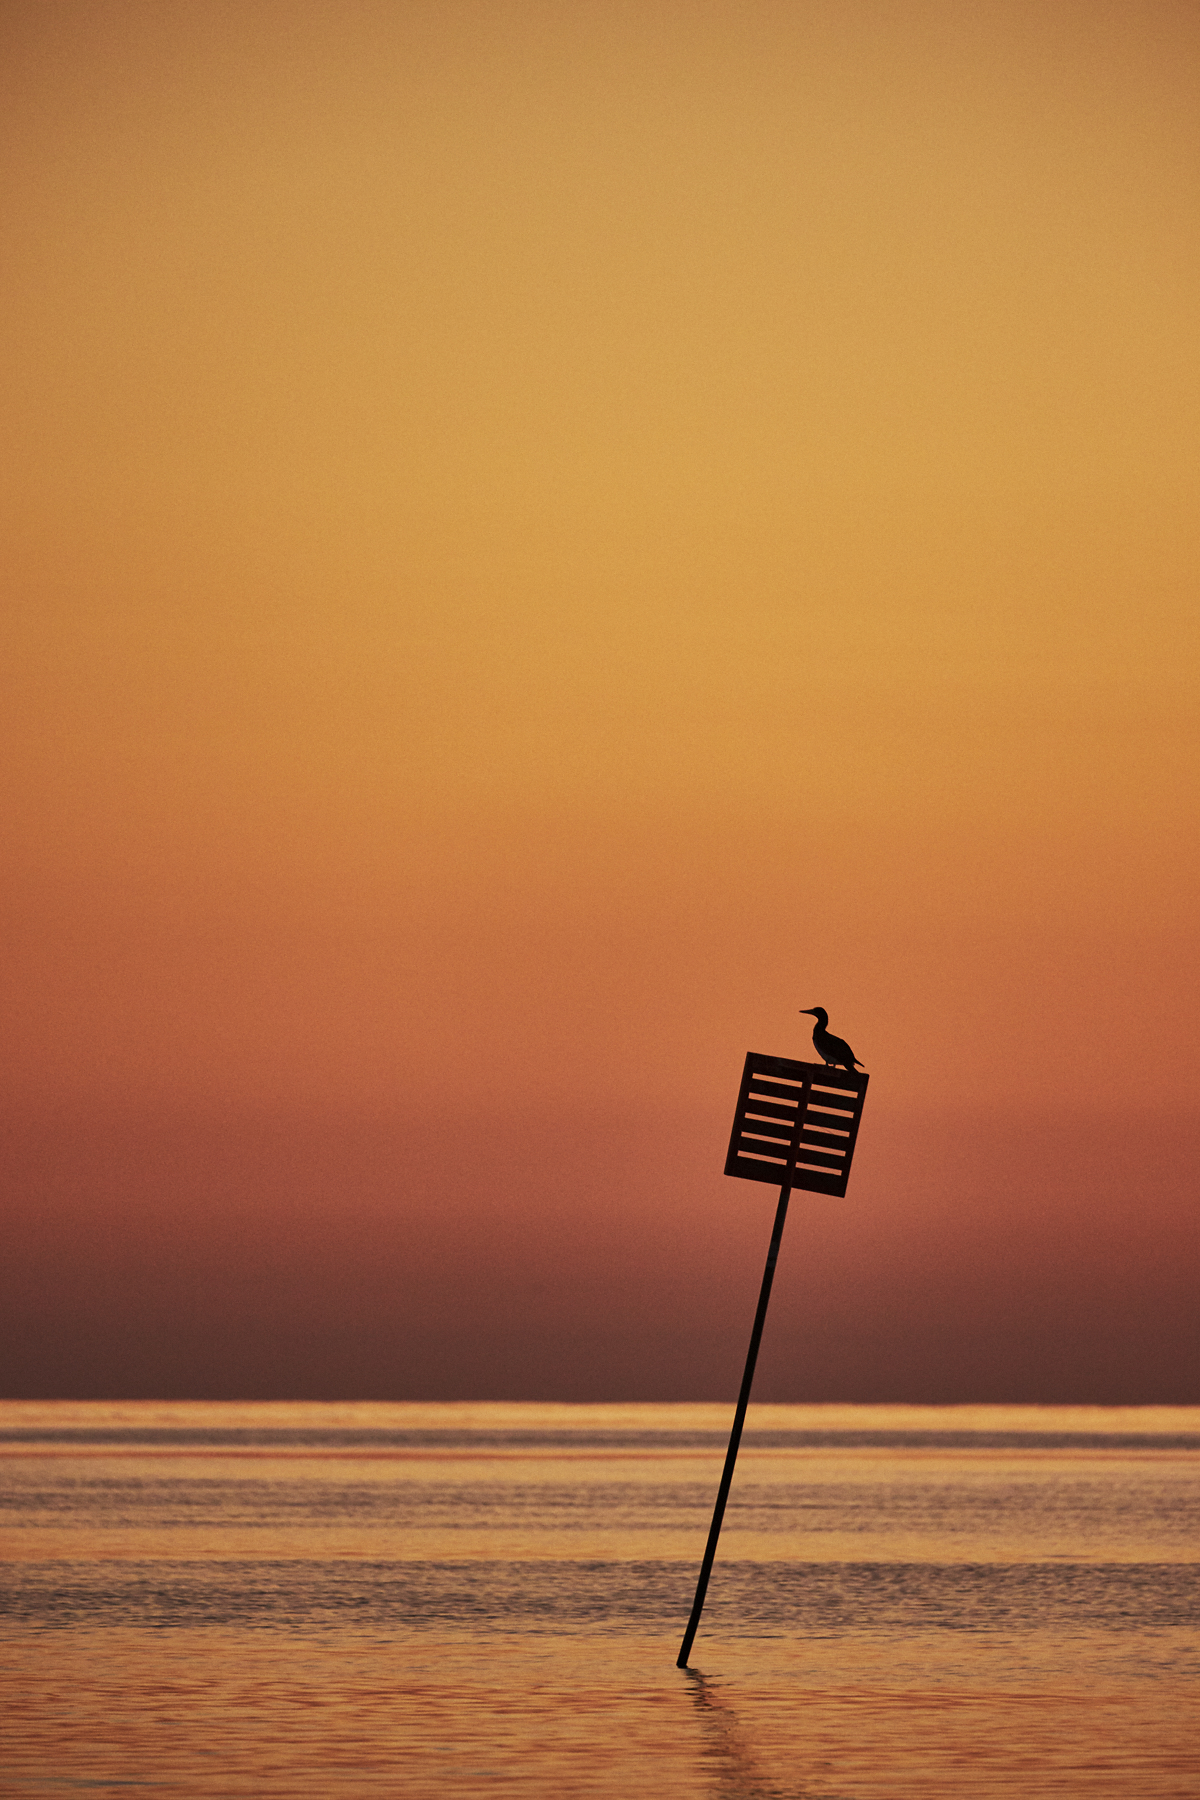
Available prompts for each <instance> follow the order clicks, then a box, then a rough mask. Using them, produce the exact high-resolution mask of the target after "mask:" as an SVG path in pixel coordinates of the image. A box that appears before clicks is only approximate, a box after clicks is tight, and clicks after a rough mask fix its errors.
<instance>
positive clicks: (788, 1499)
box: [0, 1403, 1200, 1800]
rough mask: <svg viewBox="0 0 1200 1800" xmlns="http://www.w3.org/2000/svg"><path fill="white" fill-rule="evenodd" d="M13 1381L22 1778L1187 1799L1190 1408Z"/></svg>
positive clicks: (117, 1790) (196, 1784)
mask: <svg viewBox="0 0 1200 1800" xmlns="http://www.w3.org/2000/svg"><path fill="white" fill-rule="evenodd" d="M731 1410H732V1409H731V1408H729V1407H723V1406H681V1407H666V1406H613V1407H595V1406H589V1407H558V1406H536V1405H530V1406H464V1407H449V1406H433V1405H430V1406H417V1405H396V1406H385V1405H361V1406H319V1405H308V1404H286V1405H284V1404H279V1405H253V1406H251V1405H246V1406H231V1405H218V1404H212V1405H208V1404H205V1405H200V1404H189V1405H171V1406H168V1405H161V1404H150V1403H146V1404H141V1405H129V1404H125V1405H101V1404H98V1403H97V1404H77V1403H59V1404H56V1405H47V1404H33V1403H28V1404H26V1403H7V1404H4V1405H2V1406H0V1453H2V1454H0V1471H2V1483H0V1545H2V1547H3V1552H4V1556H5V1569H4V1572H3V1582H2V1588H3V1591H2V1594H0V1605H2V1611H3V1625H2V1627H0V1679H2V1680H3V1684H4V1690H5V1726H4V1730H3V1736H2V1747H0V1793H4V1794H14V1795H15V1794H26V1793H29V1794H34V1793H55V1792H60V1793H75V1792H82V1791H87V1792H89V1793H99V1794H105V1793H112V1794H123V1793H126V1792H128V1791H141V1792H150V1793H153V1792H162V1793H164V1794H168V1793H169V1794H173V1795H181V1796H193V1795H195V1796H199V1795H225V1794H229V1795H242V1794H245V1795H264V1796H283V1795H296V1796H301V1795H303V1796H310V1795H311V1796H318V1795H320V1796H338V1795H341V1794H346V1795H356V1794H359V1793H363V1794H367V1793H378V1794H395V1795H401V1794H402V1795H405V1796H408V1795H412V1796H414V1797H416V1800H422V1797H424V1796H429V1797H430V1800H432V1797H434V1796H439V1797H440V1796H449V1795H462V1796H471V1795H475V1794H485V1793H491V1792H492V1791H493V1790H505V1789H507V1790H508V1791H510V1792H512V1793H514V1794H519V1795H522V1796H526V1795H528V1796H531V1797H534V1800H539V1797H541V1796H546V1797H549V1796H564V1795H572V1794H580V1795H598V1796H599V1795H607V1796H614V1797H615V1796H627V1795H633V1794H638V1795H641V1794H647V1795H664V1796H669V1795H677V1794H695V1795H698V1796H709V1795H711V1796H721V1797H722V1800H740V1797H743V1796H771V1797H775V1800H778V1797H782V1796H789V1797H791V1796H801V1795H803V1796H811V1797H813V1800H817V1797H822V1800H835V1797H840V1800H849V1797H851V1796H862V1797H863V1800H867V1797H868V1796H869V1797H872V1800H873V1797H875V1796H879V1797H880V1800H883V1797H885V1796H887V1797H889V1800H896V1797H904V1796H909V1795H911V1796H914V1797H915V1796H917V1795H921V1796H930V1795H946V1796H951V1795H952V1796H955V1797H958V1796H974V1795H978V1796H993V1795H994V1796H1001V1795H1005V1796H1017V1795H1021V1796H1041V1795H1046V1796H1049V1795H1056V1796H1059V1795H1061V1796H1070V1797H1074V1796H1097V1797H1099V1796H1106V1797H1107V1796H1123V1797H1124V1796H1128V1797H1131V1800H1132V1797H1134V1796H1136V1797H1138V1800H1143V1797H1144V1800H1157V1797H1159V1796H1164V1797H1165V1796H1183V1795H1188V1796H1200V1734H1198V1732H1197V1728H1196V1725H1195V1723H1194V1714H1195V1712H1196V1700H1197V1698H1198V1697H1200V1696H1198V1692H1197V1690H1198V1687H1200V1682H1198V1676H1200V1650H1198V1647H1197V1636H1196V1625H1197V1622H1198V1619H1200V1485H1198V1484H1197V1480H1196V1476H1197V1472H1198V1471H1200V1409H1181V1408H1162V1409H1084V1408H992V1407H981V1408H937V1409H935V1408H901V1407H878V1408H868V1407H861V1408H856V1407H759V1408H757V1409H752V1412H751V1422H750V1426H749V1427H748V1430H747V1435H746V1438H745V1440H744V1444H743V1449H742V1454H741V1457H740V1459H739V1464H738V1475H737V1479H736V1481H735V1485H734V1494H733V1499H732V1500H731V1503H730V1508H729V1512H728V1514H727V1516H726V1524H725V1530H724V1533H723V1536H722V1540H721V1554H720V1558H719V1560H718V1564H717V1570H716V1573H715V1574H714V1577H713V1583H712V1586H711V1588H710V1591H709V1599H708V1603H707V1606H706V1609H705V1614H704V1620H703V1623H702V1625H701V1630H700V1634H699V1636H698V1638H697V1640H696V1645H695V1648H694V1651H693V1656H692V1662H693V1667H692V1669H691V1670H689V1671H687V1672H683V1671H680V1670H678V1669H676V1668H675V1656H676V1653H677V1649H678V1643H679V1639H680V1636H681V1634H682V1630H683V1626H684V1623H685V1622H686V1618H687V1613H688V1608H689V1606H690V1603H691V1596H692V1591H693V1587H694V1583H695V1575H696V1567H697V1564H698V1561H699V1557H700V1554H701V1551H702V1548H703V1543H704V1536H705V1532H706V1529H707V1524H708V1517H709V1514H710V1511H711V1506H712V1501H713V1496H714V1493H715V1489H716V1482H717V1478H718V1475H719V1471H720V1462H721V1457H722V1453H723V1449H724V1442H725V1434H726V1432H727V1430H728V1425H729V1419H730V1414H731Z"/></svg>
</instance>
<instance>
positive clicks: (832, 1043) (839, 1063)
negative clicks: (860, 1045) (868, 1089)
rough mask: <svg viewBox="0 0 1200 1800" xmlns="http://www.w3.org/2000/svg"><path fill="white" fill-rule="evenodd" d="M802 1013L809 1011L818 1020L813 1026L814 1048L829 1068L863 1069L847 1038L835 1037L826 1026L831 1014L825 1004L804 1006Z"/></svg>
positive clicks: (801, 1009)
mask: <svg viewBox="0 0 1200 1800" xmlns="http://www.w3.org/2000/svg"><path fill="white" fill-rule="evenodd" d="M800 1011H801V1012H802V1013H809V1014H810V1015H811V1016H812V1017H813V1018H814V1019H815V1020H816V1021H817V1022H816V1024H815V1025H814V1026H813V1048H814V1050H815V1051H816V1053H817V1055H818V1056H820V1057H822V1058H823V1059H824V1062H825V1066H826V1068H828V1069H837V1068H842V1069H849V1070H851V1071H852V1072H853V1070H855V1069H861V1068H862V1064H861V1063H860V1062H859V1060H858V1058H857V1056H855V1054H854V1052H853V1050H852V1049H851V1048H850V1046H849V1044H848V1043H847V1042H846V1040H845V1038H840V1037H834V1035H833V1033H832V1031H827V1030H826V1029H825V1028H826V1026H827V1025H828V1024H829V1014H828V1013H827V1012H826V1011H825V1008H824V1007H823V1006H802V1007H801V1008H800Z"/></svg>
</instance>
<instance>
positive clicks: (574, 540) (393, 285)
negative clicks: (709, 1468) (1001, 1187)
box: [0, 0, 1200, 1398]
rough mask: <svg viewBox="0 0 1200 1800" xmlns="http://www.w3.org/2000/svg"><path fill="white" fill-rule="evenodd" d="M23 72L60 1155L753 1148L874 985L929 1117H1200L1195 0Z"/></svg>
mask: <svg viewBox="0 0 1200 1800" xmlns="http://www.w3.org/2000/svg"><path fill="white" fill-rule="evenodd" d="M0 89H2V91H0V158H2V164H3V181H2V183H0V194H2V198H0V207H2V209H3V233H4V241H5V244H6V274H5V278H4V282H3V284H2V286H0V323H2V327H3V337H4V342H5V344H6V346H7V348H8V351H9V356H8V357H7V358H6V359H5V362H6V365H7V366H6V371H5V373H4V376H3V383H4V391H3V394H2V395H0V446H2V447H0V456H2V458H3V472H2V479H0V507H2V509H3V521H2V530H0V538H2V540H3V544H4V546H5V548H4V551H3V557H4V570H5V590H6V598H5V603H4V614H3V627H2V632H3V638H2V656H0V663H2V668H0V680H2V682H3V687H4V691H3V695H2V696H0V744H2V753H3V761H4V768H5V779H4V783H3V792H2V794H0V807H2V809H3V829H4V836H5V841H6V844H7V849H6V852H5V858H4V862H5V870H6V873H5V892H4V932H3V940H4V945H5V949H4V955H5V959H6V961H7V962H9V963H10V965H11V966H10V970H9V973H8V977H7V982H6V985H7V988H8V993H9V1004H8V1018H9V1023H8V1024H7V1026H6V1029H5V1033H4V1039H3V1046H2V1050H0V1055H2V1056H3V1077H4V1084H5V1090H6V1092H7V1095H8V1108H9V1112H10V1113H11V1115H12V1116H14V1117H16V1118H18V1119H20V1118H22V1117H30V1118H32V1117H34V1116H43V1115H45V1114H46V1113H47V1112H49V1113H50V1114H52V1115H54V1114H57V1113H59V1112H62V1111H64V1109H65V1111H66V1112H70V1113H71V1114H72V1115H73V1116H74V1115H78V1116H80V1117H83V1116H85V1115H86V1116H89V1117H94V1116H101V1115H103V1113H104V1111H105V1110H106V1109H107V1108H109V1107H117V1108H119V1109H124V1111H125V1112H128V1111H130V1109H132V1110H134V1111H136V1109H137V1108H138V1107H142V1108H145V1107H155V1106H166V1107H170V1108H175V1109H176V1110H179V1109H182V1110H183V1111H189V1109H190V1113H191V1114H199V1113H203V1111H204V1109H205V1108H208V1109H210V1110H211V1109H213V1108H217V1109H220V1108H229V1107H233V1108H240V1109H242V1110H243V1111H245V1110H247V1109H249V1110H250V1111H253V1109H255V1108H259V1109H262V1108H276V1109H279V1108H282V1109H285V1110H286V1109H287V1108H292V1109H299V1110H301V1111H303V1110H307V1111H309V1112H315V1113H316V1114H322V1113H328V1114H329V1115H330V1116H333V1115H334V1114H338V1113H346V1112H351V1113H352V1112H355V1111H359V1112H364V1113H375V1114H385V1113H387V1112H388V1111H389V1109H397V1108H398V1109H406V1116H407V1115H414V1114H415V1115H419V1114H420V1112H421V1109H422V1108H426V1109H430V1117H432V1116H433V1115H434V1112H435V1111H436V1109H438V1108H441V1107H444V1106H445V1105H446V1104H447V1103H448V1096H449V1095H451V1094H452V1095H453V1096H455V1098H456V1101H457V1102H458V1103H461V1104H462V1105H464V1106H468V1107H473V1108H477V1109H478V1108H483V1109H484V1110H485V1111H487V1112H488V1114H489V1116H491V1115H495V1116H497V1117H499V1118H504V1117H508V1116H511V1117H516V1116H517V1115H518V1114H520V1116H522V1117H525V1116H528V1115H530V1114H531V1113H532V1114H536V1109H537V1108H538V1107H545V1108H550V1109H553V1108H557V1109H559V1111H560V1112H562V1113H563V1115H564V1116H565V1115H566V1114H567V1113H569V1112H570V1111H571V1109H573V1108H574V1109H578V1108H579V1107H580V1105H582V1104H587V1105H594V1106H596V1107H598V1108H600V1109H604V1108H612V1107H616V1108H621V1107H624V1108H626V1109H628V1108H629V1107H632V1106H641V1107H649V1108H651V1109H653V1108H654V1107H663V1108H671V1107H675V1108H678V1107H681V1106H691V1105H696V1106H700V1107H708V1108H711V1109H712V1117H713V1118H714V1119H716V1117H717V1115H718V1114H720V1115H721V1117H722V1119H723V1118H724V1114H725V1113H726V1112H727V1111H728V1109H729V1108H730V1107H731V1106H732V1101H733V1096H734V1091H735V1089H736V1078H737V1071H738V1070H739V1069H740V1065H741V1058H742V1055H743V1053H744V1051H745V1050H746V1049H747V1048H751V1047H753V1048H756V1049H762V1050H767V1051H772V1052H775V1053H779V1054H804V1053H805V1050H806V1045H807V1039H806V1035H805V1031H804V1021H802V1020H800V1019H798V1018H797V1016H796V1009H797V1008H798V1007H801V1006H809V1005H812V1004H816V1003H821V1004H823V1005H825V1006H826V1007H827V1008H828V1009H829V1011H830V1013H831V1015H832V1022H833V1026H834V1029H835V1030H840V1031H843V1032H844V1033H845V1034H846V1035H847V1036H848V1037H849V1038H850V1040H851V1041H852V1043H853V1044H854V1046H855V1048H856V1050H857V1051H858V1054H859V1056H860V1057H861V1058H862V1060H863V1061H864V1062H865V1063H866V1064H867V1066H868V1068H869V1069H870V1070H871V1072H872V1077H873V1084H874V1085H873V1087H872V1095H871V1103H872V1105H873V1106H874V1107H875V1108H876V1109H882V1110H883V1111H884V1112H887V1111H888V1110H889V1109H890V1110H891V1111H892V1112H893V1113H894V1114H895V1115H896V1116H897V1117H900V1118H902V1117H903V1116H905V1114H906V1111H911V1112H913V1114H914V1116H915V1114H916V1112H918V1111H920V1110H921V1109H922V1108H926V1107H927V1106H928V1104H929V1103H930V1102H931V1101H935V1102H936V1103H937V1104H938V1105H943V1106H946V1107H948V1108H950V1109H951V1110H952V1111H953V1109H956V1108H957V1109H958V1110H959V1113H960V1114H961V1115H962V1116H964V1117H965V1116H966V1115H967V1113H971V1114H972V1116H974V1114H975V1112H978V1110H979V1109H988V1108H992V1109H996V1108H1000V1109H1005V1108H1012V1107H1014V1106H1016V1107H1018V1108H1024V1109H1027V1108H1030V1107H1034V1108H1041V1109H1043V1111H1047V1112H1049V1113H1050V1114H1054V1113H1055V1111H1056V1110H1057V1109H1060V1108H1063V1109H1066V1110H1067V1111H1069V1112H1071V1114H1072V1116H1073V1117H1078V1116H1080V1115H1081V1113H1085V1112H1086V1111H1087V1110H1088V1109H1089V1108H1095V1107H1096V1106H1097V1105H1099V1104H1107V1103H1108V1100H1109V1099H1110V1097H1111V1095H1112V1093H1113V1091H1114V1083H1117V1084H1119V1091H1120V1093H1121V1095H1122V1098H1123V1104H1125V1105H1126V1106H1128V1107H1130V1108H1132V1109H1135V1110H1138V1111H1145V1110H1146V1109H1149V1110H1151V1111H1164V1110H1174V1111H1178V1110H1179V1109H1181V1108H1189V1109H1191V1108H1194V1106H1195V1102H1194V1098H1193V1085H1194V1068H1195V1048H1196V1046H1195V1030H1194V1024H1193V1021H1194V1016H1195V994H1196V958H1195V940H1196V932H1195V901H1194V895H1195V892H1196V885H1197V882H1196V877H1197V872H1198V871H1197V864H1198V862H1200V850H1198V847H1197V846H1198V845H1200V836H1198V835H1197V832H1196V829H1195V821H1194V806H1193V803H1192V796H1193V794H1194V792H1195V780H1196V772H1197V771H1196V716H1197V708H1196V700H1195V694H1194V669H1195V650H1196V642H1195V640H1196V573H1197V568H1198V566H1200V515H1198V512H1197V507H1196V503H1195V494H1196V473H1197V441H1198V433H1197V425H1198V423H1200V381H1198V378H1197V350H1196V346H1197V342H1198V341H1200V339H1198V334H1197V320H1198V319H1200V304H1198V303H1200V233H1198V231H1197V224H1198V222H1200V220H1198V207H1197V200H1198V197H1200V139H1198V137H1197V131H1196V121H1197V118H1200V21H1198V18H1197V14H1196V11H1195V8H1194V7H1193V6H1191V5H1189V4H1170V3H1164V4H1156V3H1155V0H1139V3H1138V4H1132V3H1130V4H1108V3H1105V0H1079V3H1078V4H1068V3H1066V0H1063V3H1056V0H1038V3H1036V4H1034V3H1030V4H1018V3H1008V0H996V3H988V0H982V3H981V4H978V5H971V6H964V5H961V4H959V3H958V0H954V3H946V4H939V3H936V0H929V3H923V0H910V3H906V4H904V5H897V4H891V3H889V0H863V3H861V4H856V3H855V0H836V3H835V0H814V3H812V4H767V3H756V0H739V3H738V4H733V3H732V0H693V3H688V4H678V5H672V4H670V3H669V0H668V3H667V4H656V5H654V6H638V5H633V4H624V3H622V0H604V3H602V4H601V3H589V0H576V3H573V4H572V5H570V6H562V5H560V4H557V0H555V3H553V4H550V3H547V4H536V3H532V0H520V3H514V4H504V3H503V0H496V3H494V4H482V3H478V0H475V3H471V4H453V3H451V0H429V3H427V4H423V3H420V0H406V3H405V4H403V5H397V4H395V3H394V0H388V3H386V4H384V3H382V0H378V3H376V0H349V3H347V4H334V3H333V0H323V3H318V0H278V3H275V0H240V3H237V4H233V3H230V4H221V3H217V0H189V4H188V5H187V6H182V7H163V6H161V5H158V4H152V3H149V0H147V3H146V4H128V3H125V0H110V3H109V4H106V5H105V6H104V7H102V8H97V7H94V6H91V5H82V4H69V3H58V0H48V3H37V4H34V3H32V0H28V3H24V4H23V3H21V0H10V3H9V4H8V5H7V6H6V7H5V8H4V10H3V12H2V14H0ZM546 1116H547V1117H548V1116H549V1114H548V1113H547V1115H546ZM723 1129H724V1126H722V1127H721V1128H720V1129H718V1130H717V1133H716V1135H717V1137H718V1138H720V1136H721V1130H723ZM723 1150H724V1145H723V1141H721V1142H717V1143H716V1145H715V1148H714V1160H715V1162H716V1163H717V1165H718V1166H719V1163H720V1160H721V1158H722V1156H723ZM950 1180H951V1177H950V1175H949V1173H947V1174H946V1175H945V1177H944V1179H943V1178H941V1177H938V1178H937V1179H936V1180H935V1182H934V1186H935V1188H937V1191H938V1193H939V1194H940V1193H943V1192H944V1191H949V1187H948V1184H949V1183H950ZM939 1182H940V1186H939ZM97 1204H98V1202H97ZM541 1204H542V1202H541V1201H538V1202H536V1203H535V1201H534V1200H532V1199H529V1198H528V1197H527V1198H526V1199H525V1200H524V1201H522V1200H521V1199H520V1197H519V1196H518V1198H517V1199H515V1200H514V1202H513V1205H514V1207H515V1208H516V1211H517V1212H518V1213H522V1216H524V1213H528V1212H529V1211H530V1209H531V1208H532V1211H533V1213H534V1214H536V1212H537V1207H538V1206H539V1205H541ZM330 1206H331V1209H332V1210H331V1215H330V1216H331V1218H334V1217H335V1216H336V1203H335V1201H333V1200H331V1201H330ZM756 1216H757V1215H756ZM614 1397H618V1396H614ZM699 1397H703V1396H699ZM782 1397H786V1396H782ZM1008 1397H1011V1398H1020V1397H1021V1396H1020V1395H1017V1394H1013V1395H1010V1396H1008Z"/></svg>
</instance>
